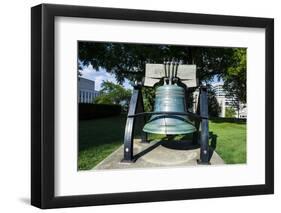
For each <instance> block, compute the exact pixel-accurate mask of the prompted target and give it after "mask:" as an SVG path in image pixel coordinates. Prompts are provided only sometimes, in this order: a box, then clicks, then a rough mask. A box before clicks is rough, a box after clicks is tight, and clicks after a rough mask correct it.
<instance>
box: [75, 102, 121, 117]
mask: <svg viewBox="0 0 281 213" xmlns="http://www.w3.org/2000/svg"><path fill="white" fill-rule="evenodd" d="M120 113H121V106H120V105H117V104H88V103H79V120H89V119H94V118H105V117H111V116H117V115H120Z"/></svg>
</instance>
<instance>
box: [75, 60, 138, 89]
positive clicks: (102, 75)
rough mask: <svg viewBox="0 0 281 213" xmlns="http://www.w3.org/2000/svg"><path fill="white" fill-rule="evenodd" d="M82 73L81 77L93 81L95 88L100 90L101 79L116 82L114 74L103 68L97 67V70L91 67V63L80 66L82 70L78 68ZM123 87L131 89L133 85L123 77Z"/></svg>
mask: <svg viewBox="0 0 281 213" xmlns="http://www.w3.org/2000/svg"><path fill="white" fill-rule="evenodd" d="M80 71H81V72H80V73H81V74H82V76H81V77H82V78H86V79H89V80H93V81H95V90H97V91H99V90H101V84H102V82H103V81H110V82H112V83H115V84H116V83H117V81H116V78H115V75H114V74H112V73H108V72H106V71H105V69H99V70H98V71H97V70H95V69H93V67H92V65H89V66H82V70H80ZM123 87H124V88H126V89H132V88H133V87H132V86H131V85H130V82H129V81H128V80H127V79H125V82H124V83H123Z"/></svg>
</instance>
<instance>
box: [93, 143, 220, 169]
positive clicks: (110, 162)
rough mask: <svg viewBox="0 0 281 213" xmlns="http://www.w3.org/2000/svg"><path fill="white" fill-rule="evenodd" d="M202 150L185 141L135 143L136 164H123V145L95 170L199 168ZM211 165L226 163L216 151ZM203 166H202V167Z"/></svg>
mask: <svg viewBox="0 0 281 213" xmlns="http://www.w3.org/2000/svg"><path fill="white" fill-rule="evenodd" d="M199 154H200V148H199V147H198V145H197V146H194V145H192V144H191V143H190V142H183V141H153V142H150V143H141V142H140V140H135V141H134V155H135V157H136V161H135V163H122V162H121V160H122V158H123V145H122V146H120V147H119V148H118V149H117V150H116V151H115V152H113V153H112V154H110V155H109V156H108V157H107V158H106V159H104V160H103V161H102V162H100V163H99V164H98V165H97V166H95V167H94V168H93V169H94V170H101V169H123V168H151V167H164V166H166V167H171V166H173V167H174V166H198V164H197V159H199V156H200V155H199ZM210 163H211V165H221V164H224V161H223V160H222V159H221V157H220V156H219V155H218V154H217V153H216V152H215V151H214V152H213V153H212V157H211V159H210ZM200 166H201V165H200Z"/></svg>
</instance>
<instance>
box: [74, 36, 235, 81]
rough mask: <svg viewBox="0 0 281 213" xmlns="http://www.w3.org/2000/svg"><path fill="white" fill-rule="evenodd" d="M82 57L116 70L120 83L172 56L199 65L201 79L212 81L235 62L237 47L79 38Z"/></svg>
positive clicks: (97, 66) (86, 61) (84, 62)
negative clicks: (132, 42)
mask: <svg viewBox="0 0 281 213" xmlns="http://www.w3.org/2000/svg"><path fill="white" fill-rule="evenodd" d="M78 45H79V60H80V61H81V64H82V65H84V66H88V65H90V64H91V65H92V66H93V68H94V69H96V70H99V69H100V68H104V69H105V70H107V72H110V73H114V74H115V75H116V80H117V81H118V83H122V82H123V81H124V79H125V78H127V79H129V80H132V81H135V80H142V78H143V77H144V72H145V64H146V63H163V60H164V59H168V58H169V59H171V58H172V57H174V58H176V59H179V60H181V61H182V62H183V63H184V64H196V65H197V77H198V79H199V82H200V83H201V82H204V81H209V80H212V79H213V78H214V76H215V75H217V76H220V77H223V74H224V73H225V72H226V70H227V69H228V68H229V67H231V66H232V63H233V61H232V56H233V54H234V48H211V47H208V48H204V47H194V46H176V45H151V44H137V45H136V44H128V43H98V42H84V41H83V42H79V44H78Z"/></svg>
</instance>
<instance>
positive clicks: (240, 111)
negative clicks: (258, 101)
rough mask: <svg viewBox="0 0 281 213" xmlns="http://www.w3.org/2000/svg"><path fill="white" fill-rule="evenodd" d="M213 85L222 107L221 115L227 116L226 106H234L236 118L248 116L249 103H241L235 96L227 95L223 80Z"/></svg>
mask: <svg viewBox="0 0 281 213" xmlns="http://www.w3.org/2000/svg"><path fill="white" fill-rule="evenodd" d="M211 86H212V87H213V90H214V92H215V95H216V98H217V101H218V104H219V106H220V109H221V112H220V117H225V110H226V108H232V109H234V110H235V117H236V118H247V104H243V103H239V101H238V99H237V98H236V97H234V96H227V95H226V92H225V90H224V89H223V82H219V83H213V84H211Z"/></svg>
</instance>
